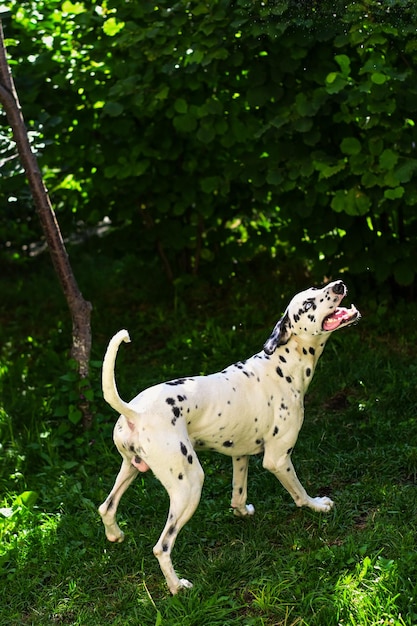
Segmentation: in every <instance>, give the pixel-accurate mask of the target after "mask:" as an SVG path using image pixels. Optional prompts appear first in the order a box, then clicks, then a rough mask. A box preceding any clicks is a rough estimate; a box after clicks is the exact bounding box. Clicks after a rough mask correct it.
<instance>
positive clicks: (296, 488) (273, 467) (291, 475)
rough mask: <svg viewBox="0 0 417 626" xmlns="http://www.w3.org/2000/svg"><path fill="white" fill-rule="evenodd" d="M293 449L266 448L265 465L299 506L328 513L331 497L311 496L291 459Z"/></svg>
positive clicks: (331, 502) (331, 503)
mask: <svg viewBox="0 0 417 626" xmlns="http://www.w3.org/2000/svg"><path fill="white" fill-rule="evenodd" d="M291 450H292V448H289V449H287V451H286V452H283V451H282V450H277V449H275V450H274V449H272V450H271V449H269V450H267V449H265V456H264V460H263V466H264V467H265V469H267V470H269V471H270V472H272V474H274V476H276V477H277V478H278V480H279V481H280V483H281V484H282V486H283V487H284V488H285V489H286V490H287V491H288V493H289V494H290V496H291V497H292V499H293V500H294V502H295V504H296V505H297V506H308V507H309V508H310V509H313V510H314V511H319V512H323V513H327V512H328V511H330V509H331V508H332V507H333V504H334V503H333V501H332V500H330V498H327V497H324V498H319V497H317V498H311V497H310V496H309V495H308V493H307V492H306V490H305V489H304V487H303V486H302V484H301V483H300V481H299V479H298V477H297V474H296V473H295V469H294V466H293V464H292V461H291Z"/></svg>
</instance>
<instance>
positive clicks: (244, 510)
mask: <svg viewBox="0 0 417 626" xmlns="http://www.w3.org/2000/svg"><path fill="white" fill-rule="evenodd" d="M232 461H233V491H232V503H231V507H232V509H233V513H234V514H235V515H237V516H239V517H245V516H246V515H253V514H254V513H255V508H254V506H253V505H252V504H246V499H247V497H248V465H249V457H248V456H234V457H232Z"/></svg>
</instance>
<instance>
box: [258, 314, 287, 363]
mask: <svg viewBox="0 0 417 626" xmlns="http://www.w3.org/2000/svg"><path fill="white" fill-rule="evenodd" d="M290 337H291V324H290V318H289V315H288V312H287V311H286V312H285V314H284V316H283V317H282V318H281V319H280V320H279V322H277V323H276V325H275V328H274V330H273V331H272V333H271V335H270V337H269V338H268V339H267V340H266V342H265V344H264V352H265V353H266V354H268V355H271V354H273V353H274V352H275V350H276V349H277V348H278V346H284V345H285V344H286V343H288V341H289V340H290Z"/></svg>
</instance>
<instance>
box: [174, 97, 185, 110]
mask: <svg viewBox="0 0 417 626" xmlns="http://www.w3.org/2000/svg"><path fill="white" fill-rule="evenodd" d="M174 109H175V111H176V112H177V113H187V111H188V104H187V102H186V100H184V98H177V100H175V102H174Z"/></svg>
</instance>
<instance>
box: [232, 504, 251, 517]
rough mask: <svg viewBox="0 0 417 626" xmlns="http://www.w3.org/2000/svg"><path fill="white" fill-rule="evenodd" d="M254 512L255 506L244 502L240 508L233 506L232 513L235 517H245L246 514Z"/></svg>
mask: <svg viewBox="0 0 417 626" xmlns="http://www.w3.org/2000/svg"><path fill="white" fill-rule="evenodd" d="M254 513H255V507H254V506H253V504H245V506H244V507H242V508H239V509H238V508H237V507H233V515H236V517H246V516H247V515H253V514H254Z"/></svg>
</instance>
